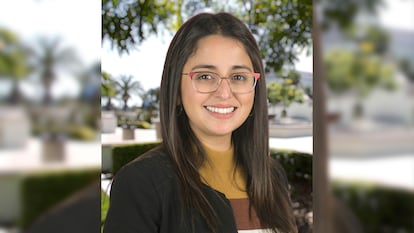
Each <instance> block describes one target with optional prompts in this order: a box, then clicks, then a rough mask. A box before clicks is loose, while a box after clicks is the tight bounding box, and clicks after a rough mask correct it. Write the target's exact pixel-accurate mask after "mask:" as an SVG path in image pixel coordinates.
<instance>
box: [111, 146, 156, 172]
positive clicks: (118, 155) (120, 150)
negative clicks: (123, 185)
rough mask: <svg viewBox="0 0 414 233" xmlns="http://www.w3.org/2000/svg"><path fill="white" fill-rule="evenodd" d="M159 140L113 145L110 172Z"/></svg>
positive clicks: (116, 169) (119, 167)
mask: <svg viewBox="0 0 414 233" xmlns="http://www.w3.org/2000/svg"><path fill="white" fill-rule="evenodd" d="M159 144H160V143H159V142H153V143H141V144H133V145H121V146H115V147H113V149H112V170H111V172H112V174H116V173H117V172H118V171H119V169H121V167H123V166H124V165H125V164H127V163H129V162H130V161H132V160H134V159H135V158H137V157H138V156H140V155H142V154H143V153H145V152H147V151H149V150H150V149H152V148H154V147H156V146H158V145H159Z"/></svg>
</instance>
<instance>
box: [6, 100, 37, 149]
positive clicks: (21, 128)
mask: <svg viewBox="0 0 414 233" xmlns="http://www.w3.org/2000/svg"><path fill="white" fill-rule="evenodd" d="M29 137H30V120H29V118H28V114H27V113H26V111H25V109H23V108H22V107H1V106H0V148H1V147H6V148H10V147H23V146H25V144H26V142H27V140H28V139H29Z"/></svg>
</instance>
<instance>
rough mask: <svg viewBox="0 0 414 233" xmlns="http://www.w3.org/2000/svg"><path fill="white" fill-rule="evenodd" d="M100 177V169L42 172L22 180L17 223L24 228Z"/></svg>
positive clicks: (29, 175)
mask: <svg viewBox="0 0 414 233" xmlns="http://www.w3.org/2000/svg"><path fill="white" fill-rule="evenodd" d="M99 179H100V169H84V170H68V171H55V172H42V173H35V174H28V175H25V176H24V178H23V180H22V186H21V187H22V190H21V195H22V196H21V200H22V213H21V219H19V225H20V226H21V227H22V228H23V229H25V228H26V227H28V226H29V225H30V224H32V223H33V222H34V221H35V220H36V218H37V217H39V216H40V215H41V214H43V213H45V211H47V210H49V209H50V208H52V207H53V206H54V205H56V204H58V203H59V202H60V201H63V200H64V199H65V198H66V197H68V196H69V195H70V194H72V193H74V192H76V191H79V190H80V189H82V188H83V187H85V186H87V185H88V184H90V183H91V182H94V181H97V180H99Z"/></svg>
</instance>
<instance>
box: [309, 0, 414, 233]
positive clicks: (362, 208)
mask: <svg viewBox="0 0 414 233" xmlns="http://www.w3.org/2000/svg"><path fill="white" fill-rule="evenodd" d="M314 20H315V24H314V27H313V35H314V39H315V41H314V61H315V64H317V65H315V67H314V87H315V88H319V90H318V94H317V95H318V98H315V102H314V103H315V105H314V111H315V112H317V114H318V119H319V120H318V121H319V124H318V123H317V122H316V120H314V124H315V127H318V126H317V125H319V127H321V128H323V131H318V133H316V132H315V135H314V142H316V144H317V145H316V144H314V145H315V149H314V152H315V157H314V158H316V156H317V155H322V156H320V157H319V158H318V161H317V164H318V165H317V166H316V167H314V172H315V173H318V172H319V173H320V174H322V176H319V177H317V178H315V182H316V183H314V186H313V190H314V194H315V197H314V201H315V205H314V213H315V223H316V225H317V226H315V229H319V230H320V231H318V232H372V233H374V232H384V233H385V232H401V233H402V232H407V233H408V232H414V47H413V46H414V1H411V0H396V1H395V0H393V1H391V0H362V1H336V0H335V1H327V0H326V1H325V0H321V1H317V3H316V4H315V6H314ZM316 50H317V51H316ZM315 92H317V91H316V90H315ZM322 92H323V93H322ZM316 103H319V104H321V105H323V106H319V105H318V104H316ZM316 106H317V109H316ZM321 119H322V120H321ZM316 147H318V148H316ZM316 150H318V152H319V153H317V152H316ZM314 164H315V159H314ZM315 168H316V170H315ZM320 190H322V192H321V191H320ZM317 192H319V195H318V194H317ZM332 196H333V198H332ZM324 198H325V199H324ZM330 198H332V199H333V200H331V199H330ZM327 200H331V201H327Z"/></svg>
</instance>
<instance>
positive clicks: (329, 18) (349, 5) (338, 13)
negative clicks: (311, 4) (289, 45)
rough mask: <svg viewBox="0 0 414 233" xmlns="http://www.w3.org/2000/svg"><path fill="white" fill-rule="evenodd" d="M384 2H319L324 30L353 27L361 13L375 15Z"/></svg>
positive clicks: (364, 0)
mask: <svg viewBox="0 0 414 233" xmlns="http://www.w3.org/2000/svg"><path fill="white" fill-rule="evenodd" d="M383 3H384V0H358V1H342V0H319V1H318V4H319V7H320V10H321V12H322V15H323V17H322V20H323V21H322V28H324V29H329V28H330V27H332V25H334V24H336V25H338V26H339V27H340V28H342V29H346V28H349V27H351V26H353V23H354V22H353V21H354V19H355V18H356V16H357V15H358V13H360V12H366V13H369V14H375V13H376V12H377V11H378V9H379V7H380V6H381V5H382V4H383Z"/></svg>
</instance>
